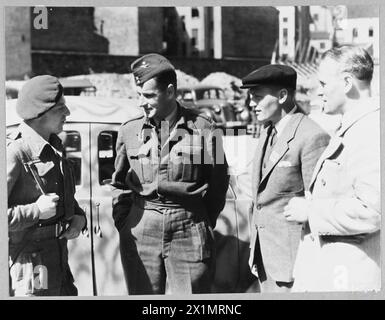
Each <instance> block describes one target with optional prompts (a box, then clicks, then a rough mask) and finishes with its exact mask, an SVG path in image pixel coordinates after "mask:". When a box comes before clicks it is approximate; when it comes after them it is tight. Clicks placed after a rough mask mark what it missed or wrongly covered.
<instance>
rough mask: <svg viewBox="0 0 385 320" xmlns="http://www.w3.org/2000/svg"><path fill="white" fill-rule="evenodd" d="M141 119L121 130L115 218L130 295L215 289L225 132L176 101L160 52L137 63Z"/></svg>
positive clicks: (224, 178) (174, 83)
mask: <svg viewBox="0 0 385 320" xmlns="http://www.w3.org/2000/svg"><path fill="white" fill-rule="evenodd" d="M131 69H132V71H133V74H134V77H135V81H136V85H137V91H138V95H139V97H140V101H141V105H140V107H141V108H142V110H143V115H142V116H139V117H137V118H135V119H130V120H129V121H127V122H126V123H124V124H123V125H122V126H121V128H120V129H119V133H118V140H117V145H116V150H117V157H116V161H115V172H114V174H113V176H112V185H113V187H114V188H115V189H114V190H113V217H114V220H115V225H116V227H117V229H118V231H119V234H120V252H121V258H122V264H123V269H124V273H125V278H126V282H127V288H128V292H129V294H163V293H165V292H166V284H167V292H168V293H171V294H178V293H185V294H186V293H208V292H210V287H211V283H212V280H213V271H214V266H215V259H214V251H213V249H214V239H213V228H214V227H215V224H216V220H217V217H218V215H219V213H220V212H221V211H222V209H223V207H224V205H225V200H226V191H227V188H228V179H229V177H228V175H227V163H226V159H225V157H224V152H223V145H222V137H221V131H220V130H219V129H216V128H215V124H214V123H213V121H212V120H211V119H209V118H206V117H205V116H204V115H202V114H198V113H197V112H195V111H193V110H191V109H186V108H184V107H183V106H181V105H180V104H179V103H178V102H177V101H176V89H177V80H176V73H175V70H174V67H173V66H172V65H171V63H170V62H169V61H168V60H167V59H166V58H165V57H163V56H161V55H159V54H147V55H145V56H142V57H141V58H139V59H137V60H136V61H135V62H133V63H132V65H131Z"/></svg>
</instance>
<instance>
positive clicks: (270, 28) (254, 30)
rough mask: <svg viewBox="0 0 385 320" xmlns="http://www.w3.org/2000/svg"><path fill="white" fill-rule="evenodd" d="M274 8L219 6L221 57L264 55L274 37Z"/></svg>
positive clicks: (270, 49)
mask: <svg viewBox="0 0 385 320" xmlns="http://www.w3.org/2000/svg"><path fill="white" fill-rule="evenodd" d="M278 32H279V22H278V10H277V9H276V8H274V7H222V56H223V57H247V58H268V59H271V55H272V53H273V50H274V46H275V43H276V41H277V40H278Z"/></svg>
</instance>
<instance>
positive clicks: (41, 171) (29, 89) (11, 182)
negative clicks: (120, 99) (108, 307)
mask: <svg viewBox="0 0 385 320" xmlns="http://www.w3.org/2000/svg"><path fill="white" fill-rule="evenodd" d="M16 108H17V113H18V115H19V116H20V117H21V118H22V119H23V122H22V123H21V124H20V126H19V127H18V129H17V130H16V131H14V132H13V133H12V134H10V135H9V136H8V139H7V185H8V232H9V233H8V234H9V261H10V294H11V295H15V296H25V295H27V296H61V295H77V289H76V287H75V286H74V284H73V282H74V279H73V277H72V274H71V271H70V267H69V265H68V250H67V240H69V239H74V238H76V237H78V235H79V233H80V232H81V230H82V229H83V228H84V227H85V225H86V218H85V214H84V212H83V211H82V210H81V209H80V207H79V205H78V203H77V202H76V200H75V198H74V193H75V183H74V177H73V173H72V171H71V167H70V165H69V163H68V161H67V159H66V158H65V156H64V154H63V146H62V144H61V141H60V139H59V137H58V136H57V134H59V133H60V132H62V130H63V124H64V122H65V120H66V117H67V116H68V115H69V114H70V112H69V110H68V108H67V107H66V105H65V100H64V97H63V87H62V86H61V84H60V83H59V81H58V79H57V78H55V77H53V76H48V75H44V76H37V77H35V78H32V79H31V80H29V81H28V82H26V84H25V85H24V86H23V88H22V89H21V91H20V94H19V98H18V101H17V105H16Z"/></svg>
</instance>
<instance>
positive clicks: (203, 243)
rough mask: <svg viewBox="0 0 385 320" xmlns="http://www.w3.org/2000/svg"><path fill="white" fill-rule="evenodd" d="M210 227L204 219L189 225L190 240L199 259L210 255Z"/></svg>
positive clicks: (201, 259)
mask: <svg viewBox="0 0 385 320" xmlns="http://www.w3.org/2000/svg"><path fill="white" fill-rule="evenodd" d="M210 228H211V227H210V226H208V224H207V223H206V222H204V221H201V222H198V223H192V225H191V233H192V240H193V244H194V248H195V252H197V258H198V260H199V261H203V260H205V259H208V258H210V257H211V256H212V251H213V243H214V232H213V230H212V229H210Z"/></svg>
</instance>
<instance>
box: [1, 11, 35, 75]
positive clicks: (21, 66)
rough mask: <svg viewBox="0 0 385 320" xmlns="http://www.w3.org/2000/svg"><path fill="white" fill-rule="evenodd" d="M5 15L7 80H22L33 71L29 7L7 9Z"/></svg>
mask: <svg viewBox="0 0 385 320" xmlns="http://www.w3.org/2000/svg"><path fill="white" fill-rule="evenodd" d="M4 14H5V64H6V66H5V70H6V78H7V79H22V78H24V75H27V74H30V72H31V70H32V65H31V32H30V22H29V21H30V19H29V15H30V12H29V7H6V8H5V12H4Z"/></svg>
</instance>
